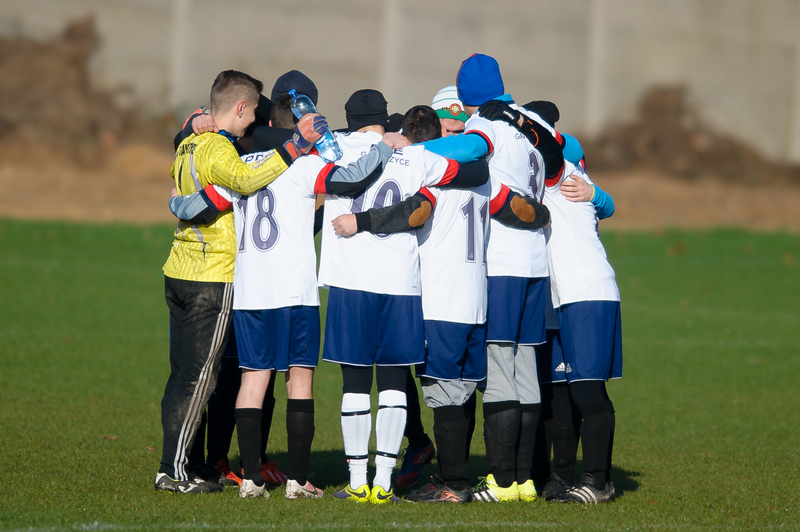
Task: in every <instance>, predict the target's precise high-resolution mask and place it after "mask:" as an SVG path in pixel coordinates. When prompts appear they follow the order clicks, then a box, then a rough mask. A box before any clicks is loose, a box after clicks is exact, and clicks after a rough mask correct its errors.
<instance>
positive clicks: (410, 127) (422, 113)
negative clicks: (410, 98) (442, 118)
mask: <svg viewBox="0 0 800 532" xmlns="http://www.w3.org/2000/svg"><path fill="white" fill-rule="evenodd" d="M403 135H405V137H406V138H407V139H408V140H409V142H411V143H412V144H416V143H417V142H425V141H426V140H432V139H438V138H439V137H441V136H442V126H441V124H440V123H439V116H438V115H437V114H436V111H434V110H433V108H431V107H430V106H427V105H416V106H414V107H412V108H411V109H409V110H408V111H407V112H406V116H405V117H404V118H403Z"/></svg>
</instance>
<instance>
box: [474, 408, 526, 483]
mask: <svg viewBox="0 0 800 532" xmlns="http://www.w3.org/2000/svg"><path fill="white" fill-rule="evenodd" d="M519 420H520V410H519V401H499V402H496V403H483V439H484V442H485V443H486V465H487V469H488V470H489V473H490V474H492V475H493V476H494V480H495V482H497V485H498V486H500V487H501V488H508V487H509V486H511V485H512V484H513V483H514V481H515V480H516V477H517V467H516V457H517V435H518V434H519Z"/></svg>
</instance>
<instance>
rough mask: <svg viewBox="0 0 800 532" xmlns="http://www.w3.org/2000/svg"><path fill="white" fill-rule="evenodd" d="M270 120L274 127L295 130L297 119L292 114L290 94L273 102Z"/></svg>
mask: <svg viewBox="0 0 800 532" xmlns="http://www.w3.org/2000/svg"><path fill="white" fill-rule="evenodd" d="M269 119H270V120H271V121H272V127H281V128H283V129H294V125H295V124H296V123H297V119H296V118H295V116H294V114H293V113H292V97H291V96H289V95H288V94H284V95H283V96H279V97H278V99H277V100H275V101H274V102H272V109H271V110H270V112H269Z"/></svg>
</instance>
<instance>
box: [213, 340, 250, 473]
mask: <svg viewBox="0 0 800 532" xmlns="http://www.w3.org/2000/svg"><path fill="white" fill-rule="evenodd" d="M232 342H233V343H234V344H235V342H234V341H233V338H231V339H230V340H229V341H228V345H231V343H232ZM241 380H242V370H240V369H239V359H238V358H232V357H224V358H223V359H222V369H221V370H220V372H219V377H218V378H217V386H216V388H214V393H213V394H211V398H210V399H209V400H208V444H207V446H206V448H207V449H208V457H207V459H206V461H207V462H208V463H209V464H211V465H216V463H217V462H218V461H219V460H220V459H225V460H227V459H228V451H230V448H231V439H233V429H235V428H236V420H235V419H234V417H233V416H234V410H236V396H237V395H238V394H239V385H240V383H241Z"/></svg>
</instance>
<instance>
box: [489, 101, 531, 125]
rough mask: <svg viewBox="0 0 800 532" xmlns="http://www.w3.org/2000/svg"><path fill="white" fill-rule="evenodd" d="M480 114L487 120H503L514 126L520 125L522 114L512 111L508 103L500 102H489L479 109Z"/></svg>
mask: <svg viewBox="0 0 800 532" xmlns="http://www.w3.org/2000/svg"><path fill="white" fill-rule="evenodd" d="M478 113H480V115H481V116H482V117H484V118H485V119H487V120H502V121H503V122H507V123H509V124H511V125H512V126H516V125H517V124H518V123H519V117H520V116H521V113H520V112H519V111H517V110H516V109H512V108H511V107H509V106H508V104H507V103H506V102H501V101H500V100H489V101H488V102H486V103H485V104H483V105H481V106H480V107H479V108H478Z"/></svg>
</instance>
